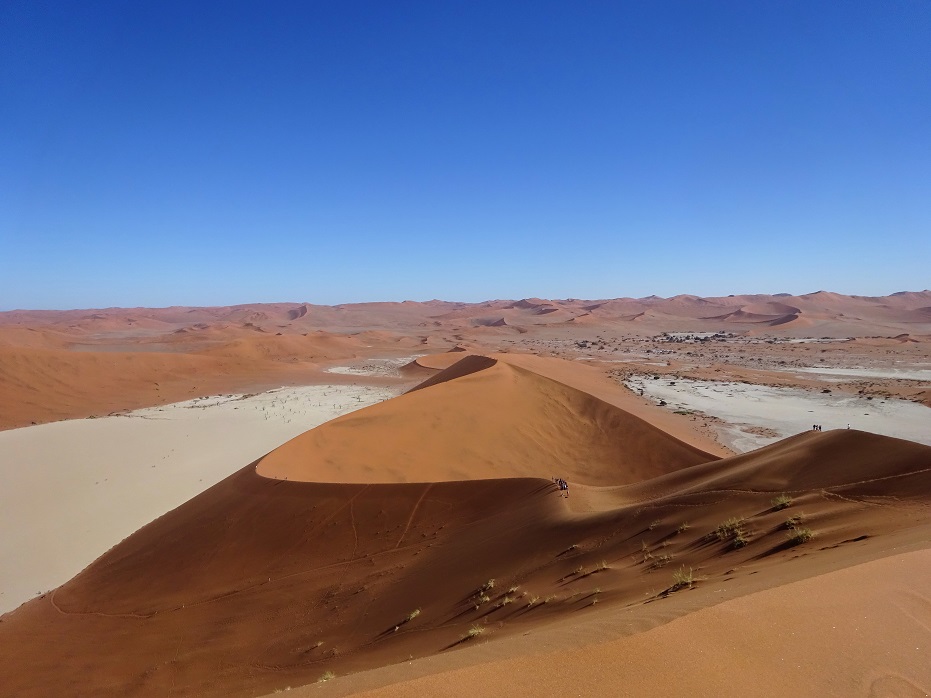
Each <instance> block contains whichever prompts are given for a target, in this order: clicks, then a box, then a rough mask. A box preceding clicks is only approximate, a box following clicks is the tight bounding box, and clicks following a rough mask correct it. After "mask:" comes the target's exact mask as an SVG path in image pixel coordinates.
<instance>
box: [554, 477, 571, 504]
mask: <svg viewBox="0 0 931 698" xmlns="http://www.w3.org/2000/svg"><path fill="white" fill-rule="evenodd" d="M553 482H555V483H556V486H557V487H559V491H560V492H565V493H566V499H569V483H568V482H566V481H565V480H563V479H562V478H561V477H554V478H553Z"/></svg>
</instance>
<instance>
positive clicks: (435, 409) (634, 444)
mask: <svg viewBox="0 0 931 698" xmlns="http://www.w3.org/2000/svg"><path fill="white" fill-rule="evenodd" d="M711 459H713V456H712V455H710V454H708V453H704V452H702V451H700V450H698V449H697V448H694V447H692V446H689V445H687V444H685V443H683V442H681V441H678V440H677V439H675V438H673V437H671V436H669V435H668V434H666V433H664V432H662V431H660V430H659V429H657V428H656V427H654V426H652V425H650V424H648V423H646V422H644V421H643V420H641V419H639V418H638V417H634V416H633V415H631V414H629V413H627V412H624V411H623V410H620V409H618V408H616V407H614V406H613V405H610V404H608V403H606V402H604V401H602V400H599V399H598V398H596V397H594V396H592V395H590V394H588V393H584V392H582V391H580V390H576V389H575V388H572V387H569V386H567V385H565V384H563V383H559V382H557V381H554V380H551V379H549V378H546V377H544V376H541V375H540V374H538V373H534V372H532V371H529V370H527V369H524V368H520V367H518V366H515V365H512V364H509V363H505V361H504V360H495V359H490V358H487V357H480V356H469V357H466V358H464V359H462V360H460V361H459V362H457V363H456V364H454V365H452V366H450V367H449V368H447V369H445V370H444V371H442V372H441V373H440V374H438V375H437V376H435V377H433V378H430V379H428V380H427V381H426V382H425V383H423V384H422V385H421V386H419V387H418V388H417V389H415V390H413V391H411V392H410V393H408V394H407V395H404V396H401V397H399V398H396V399H394V400H391V401H389V402H385V403H382V404H380V405H374V406H372V407H369V408H366V409H364V410H360V411H358V412H354V413H352V414H349V415H345V416H343V417H340V418H338V419H335V420H333V421H331V422H329V423H327V424H325V425H322V426H320V427H318V428H317V429H313V430H311V431H309V432H307V433H306V434H303V435H301V436H299V437H297V438H296V439H293V440H292V441H290V442H289V443H287V444H285V445H284V446H282V447H280V448H278V449H276V450H275V451H274V452H273V453H270V454H269V455H267V456H265V457H264V458H263V459H262V460H261V461H260V462H259V466H258V472H259V474H261V475H265V476H267V477H276V478H280V479H287V480H303V481H312V482H325V481H337V482H363V483H373V482H435V481H441V480H442V481H446V480H478V479H490V478H501V477H540V478H546V477H551V476H555V475H560V476H562V477H564V478H566V479H569V480H572V481H574V482H579V483H585V484H591V485H614V484H625V483H629V482H637V481H639V480H643V479H646V478H650V477H654V476H656V475H659V474H662V473H665V472H669V471H671V470H677V469H679V468H683V467H686V466H688V465H695V464H696V463H701V462H704V461H707V460H711Z"/></svg>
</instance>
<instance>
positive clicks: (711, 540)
mask: <svg viewBox="0 0 931 698" xmlns="http://www.w3.org/2000/svg"><path fill="white" fill-rule="evenodd" d="M502 366H503V365H502V364H501V363H500V362H499V363H497V364H495V365H494V366H492V367H490V368H487V369H484V370H481V371H478V372H477V373H473V374H470V375H468V376H465V377H462V378H457V379H454V380H451V381H448V382H446V383H443V384H439V385H435V386H433V387H430V388H425V389H423V390H420V391H417V392H415V393H412V394H410V395H407V396H404V397H403V398H400V399H399V402H403V401H405V400H410V399H413V398H418V397H422V396H426V395H429V394H430V393H431V392H433V393H437V392H439V391H442V390H444V389H446V390H451V389H452V388H458V389H462V387H463V386H464V385H469V384H470V379H477V378H479V377H482V378H484V379H486V380H489V377H492V380H494V377H495V369H502ZM504 368H506V369H507V370H499V371H498V372H499V373H501V374H503V375H505V376H509V377H511V378H513V376H514V375H518V376H519V375H520V372H519V371H516V370H515V369H514V368H513V367H504ZM531 386H535V387H537V388H538V389H540V390H541V395H540V399H541V400H543V401H548V400H549V399H550V397H551V396H552V395H553V393H552V392H550V390H551V388H549V386H546V385H545V384H544V385H543V386H542V387H541V386H540V384H539V383H538V382H532V383H525V384H524V387H525V388H530V387H531ZM476 390H479V392H480V393H481V392H484V390H485V389H484V388H479V387H478V386H476ZM582 407H583V408H584V405H583V406H582ZM429 428H430V425H422V430H423V432H424V433H426V432H427V430H428V429H429ZM380 437H381V434H379V433H377V432H376V433H374V435H373V438H376V439H377V438H380ZM463 440H466V441H467V440H468V437H467V434H465V432H464V433H463V437H461V438H460V442H461V441H463ZM627 445H628V443H627V442H624V443H620V444H617V446H618V447H619V448H623V447H625V446H627ZM576 446H577V448H579V449H586V451H587V449H588V446H587V445H586V443H585V442H584V441H579V442H577V443H576ZM363 448H365V447H364V446H363ZM828 454H830V455H831V457H830V458H826V456H827V455H828ZM536 455H537V454H528V455H527V456H525V457H526V458H528V459H532V458H534V457H536ZM580 455H581V453H580ZM585 460H588V459H587V458H586V459H585ZM870 464H879V467H880V470H879V471H877V472H875V473H874V472H873V471H871V470H870ZM437 467H440V468H441V467H443V466H442V464H438V465H437ZM929 473H931V448H928V447H925V446H921V445H918V444H909V443H907V442H899V441H896V440H894V439H887V438H883V437H877V436H872V435H868V434H862V433H859V432H851V431H839V432H828V433H823V434H822V433H817V432H808V433H805V434H802V435H800V436H798V437H795V438H793V439H790V440H788V441H785V442H781V443H779V444H776V445H774V446H772V447H770V448H769V449H766V450H765V451H761V452H760V453H759V454H758V455H757V456H754V455H753V454H747V455H744V456H741V457H736V458H731V459H725V460H721V461H717V462H715V463H707V464H700V465H697V466H694V467H690V468H685V469H680V470H678V471H676V472H674V473H670V474H667V475H665V476H662V477H660V478H659V479H657V480H656V481H655V482H651V481H646V482H641V483H637V484H634V485H630V486H627V487H608V488H598V487H591V486H584V485H577V484H575V483H573V484H572V488H571V491H570V497H569V498H568V499H565V498H563V497H562V496H561V495H560V493H559V492H558V491H557V490H556V488H555V486H554V485H553V484H552V483H551V482H549V481H547V480H545V479H536V478H516V479H508V480H479V481H471V482H433V483H421V484H381V485H379V484H362V483H359V484H354V485H353V484H320V483H302V482H293V481H285V480H276V479H268V478H264V477H262V476H260V475H258V474H257V473H256V472H255V467H254V466H249V467H247V468H245V469H243V470H242V471H240V472H239V473H237V474H235V475H233V476H232V477H230V478H228V479H227V480H225V481H224V482H222V483H220V484H218V485H216V486H215V487H213V488H211V489H210V490H208V491H207V492H205V493H204V494H202V495H200V496H198V497H196V498H195V499H193V500H191V501H190V502H188V503H187V504H185V505H183V506H182V507H180V508H178V509H176V510H175V511H173V512H171V513H169V514H167V515H165V516H163V517H162V518H160V519H158V520H157V521H155V522H153V523H152V524H150V525H149V526H147V527H145V528H143V529H142V530H141V531H139V532H138V533H137V534H135V535H133V536H131V537H130V538H129V539H127V540H126V541H124V542H123V543H121V544H120V545H118V546H117V547H116V548H114V549H113V550H112V551H111V552H110V553H108V554H107V555H105V556H103V557H102V558H100V559H99V560H98V561H97V562H95V563H94V564H92V565H91V566H90V567H89V568H88V569H87V570H85V571H84V572H83V573H81V574H80V575H78V576H77V577H76V578H75V579H74V580H72V581H71V582H69V583H68V584H66V585H64V586H63V587H61V588H60V589H58V590H56V591H55V592H53V593H51V594H48V595H45V596H43V597H41V598H38V599H35V600H34V601H31V602H29V603H27V604H25V605H24V606H22V607H21V608H20V609H18V610H17V611H15V612H13V613H10V614H7V615H6V616H4V617H3V622H2V623H0V682H2V685H4V687H5V688H6V690H7V691H9V692H11V694H13V695H17V696H46V695H64V694H69V695H70V694H95V693H96V694H103V693H109V694H118V695H123V696H150V695H152V696H154V695H159V696H161V695H166V694H167V693H168V692H169V691H170V692H171V693H172V695H178V696H185V695H202V696H255V695H263V694H268V693H271V692H272V691H274V690H276V689H282V688H284V687H286V686H296V685H301V684H306V683H311V682H314V681H316V680H317V679H318V678H320V677H321V676H322V675H323V674H324V673H325V672H327V671H332V672H334V673H335V674H337V675H339V676H343V675H346V674H351V673H353V672H357V671H361V670H365V669H371V668H375V667H380V666H387V665H390V664H394V663H398V662H400V661H406V660H407V659H408V658H409V657H424V656H428V655H440V656H441V657H446V656H451V655H449V654H448V653H450V652H451V651H453V650H455V649H458V648H460V647H468V646H470V645H471V644H474V643H476V642H481V641H483V640H484V639H485V638H489V639H491V640H494V639H496V638H509V637H511V638H515V639H517V638H519V637H521V636H522V635H523V634H524V633H527V632H536V633H537V635H536V637H537V638H539V639H542V638H545V637H548V636H549V635H548V634H547V633H549V630H548V629H549V628H550V627H551V626H552V628H553V629H554V630H553V632H554V633H555V635H554V636H553V637H554V638H556V639H555V640H554V642H559V634H560V633H561V632H563V631H564V630H565V629H571V628H573V627H578V628H582V629H583V630H584V632H585V636H587V637H589V638H591V633H592V632H593V629H594V628H597V636H598V637H600V638H602V641H604V640H612V639H616V638H621V637H624V636H628V635H633V634H636V633H638V632H643V631H647V630H649V629H651V628H655V627H657V626H659V625H662V624H664V623H667V622H669V621H670V620H672V619H674V618H677V617H680V616H682V615H684V614H688V613H692V612H695V611H697V610H699V609H701V608H708V607H711V606H714V605H715V604H717V603H719V602H720V601H722V600H726V599H729V598H738V597H742V596H746V594H750V593H753V592H756V591H760V590H762V589H767V588H772V587H775V586H780V585H783V584H786V583H790V582H794V581H797V580H802V579H806V578H809V577H814V576H817V575H820V574H824V573H826V572H830V571H833V570H836V569H840V568H843V567H849V566H851V565H854V564H858V563H860V562H866V561H869V560H873V559H877V558H880V557H884V556H886V555H888V554H890V552H893V551H894V552H896V553H899V552H902V551H906V550H910V549H920V548H925V547H927V545H928V540H929V534H931V517H929V515H928V505H929V503H931V501H929V492H931V487H929V484H931V474H929ZM864 475H875V477H866V478H864ZM779 492H790V493H792V498H791V499H790V500H789V501H788V504H786V508H784V509H779V508H778V507H774V506H773V504H772V498H773V496H774V495H775V494H777V493H779ZM793 516H797V517H799V519H800V520H801V521H802V522H803V523H802V524H799V525H804V526H806V527H810V528H811V529H812V531H814V534H815V538H814V539H812V540H811V541H808V542H800V543H796V544H793V542H792V541H791V540H789V539H788V538H787V537H786V527H785V525H784V522H785V521H786V520H787V519H788V518H790V517H793ZM732 518H733V519H736V520H739V521H740V523H739V525H738V528H739V530H740V531H741V536H743V538H742V540H743V541H744V542H743V544H742V545H739V546H738V545H737V544H736V543H735V542H734V541H735V540H736V538H735V537H734V536H735V535H736V534H726V535H725V536H723V537H719V536H716V535H715V533H714V531H715V529H716V527H718V526H719V525H720V524H721V523H722V522H725V521H728V520H729V519H732ZM680 568H682V569H686V568H687V569H692V570H694V573H695V574H694V578H693V586H694V589H691V590H690V589H688V588H681V589H680V588H677V587H676V586H675V585H674V576H673V574H672V571H673V570H676V569H680ZM747 603H753V602H752V597H748V601H747ZM712 617H714V615H712ZM700 618H701V617H700ZM686 620H687V619H686ZM696 622H699V621H696ZM580 623H581V624H582V625H578V624H580ZM593 623H594V625H593ZM669 627H671V628H672V627H674V626H669ZM688 627H691V626H688ZM471 628H479V629H480V630H479V631H477V632H481V633H482V634H481V636H478V635H476V637H477V638H479V639H469V638H470V635H469V633H470V629H471ZM586 628H587V630H585V629H586ZM561 629H564V630H561ZM666 632H672V630H670V631H666ZM538 641H539V640H538ZM709 641H710V640H709ZM848 641H849V640H848ZM642 642H643V643H645V644H643V645H636V644H635V645H633V646H632V647H635V648H636V647H651V646H652V645H651V644H650V642H651V641H650V637H649V634H648V635H647V636H644V639H643V640H642ZM544 646H545V645H544ZM740 646H741V643H738V644H737V645H734V650H733V651H734V652H739V650H738V649H737V648H738V647H740ZM612 647H613V646H612V645H608V646H607V648H606V649H604V650H603V651H604V652H608V653H611V652H612ZM713 647H714V651H715V652H718V653H721V652H724V651H725V650H724V648H722V647H721V646H720V645H717V644H716V645H713ZM632 651H634V652H635V653H634V655H632V656H631V657H630V658H625V657H624V656H623V654H620V653H617V652H616V651H615V653H614V654H612V655H611V656H615V657H618V659H617V660H616V661H618V662H619V663H618V664H617V665H616V671H615V672H614V673H613V676H614V677H615V678H614V682H615V683H611V684H609V686H613V687H615V688H612V689H611V690H609V691H608V692H609V693H611V692H613V691H615V689H616V690H622V687H623V685H624V684H623V681H624V677H625V676H626V674H627V673H628V672H627V671H625V670H624V666H625V664H624V662H626V661H628V660H629V661H633V660H634V659H636V657H637V656H639V655H638V654H636V650H632ZM722 656H723V655H722ZM753 666H754V665H752V664H751V665H748V669H752V667H753ZM890 666H893V665H890ZM911 666H914V665H911ZM441 668H442V666H441ZM879 668H882V666H881V665H880V666H879ZM631 670H633V671H636V664H635V665H633V667H632V669H631ZM495 671H497V670H495ZM812 671H814V672H816V673H817V674H818V676H821V675H822V674H821V673H820V672H819V669H818V668H817V667H815V668H813V669H812ZM712 678H713V677H712ZM394 680H397V674H395V679H394ZM437 680H438V681H444V680H446V679H443V678H442V677H440V678H438V679H437ZM346 681H347V682H348V684H347V686H348V687H351V686H352V679H351V678H350V679H347V680H346ZM696 681H697V685H699V686H701V685H711V686H713V685H715V684H714V683H713V682H712V683H710V684H704V683H702V681H701V677H697V678H696ZM436 685H440V684H436ZM531 685H539V684H537V683H536V682H534V683H533V684H531ZM336 688H338V686H334V689H336ZM415 688H416V686H415ZM545 688H546V686H543V687H542V690H545ZM766 688H767V693H771V694H777V695H778V694H780V693H781V688H780V687H779V686H773V685H768V686H767V687H766ZM787 693H788V694H790V695H791V694H792V693H791V689H790V688H787ZM392 695H393V694H392Z"/></svg>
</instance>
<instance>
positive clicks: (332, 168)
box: [0, 0, 931, 309]
mask: <svg viewBox="0 0 931 698" xmlns="http://www.w3.org/2000/svg"><path fill="white" fill-rule="evenodd" d="M0 243H2V247H0V255H2V257H0V265H2V267H0V270H2V272H0V309H11V308H69V307H105V306H115V305H117V306H135V305H146V306H160V305H170V304H184V305H214V304H228V303H243V302H261V301H310V302H315V303H340V302H354V301H368V300H404V299H414V300H426V299H429V298H443V299H448V300H465V301H478V300H484V299H488V298H520V297H530V296H541V297H550V298H566V297H582V298H603V297H616V296H643V295H649V294H654V293H655V294H657V295H663V296H668V295H674V294H677V293H695V294H698V295H725V294H728V293H746V292H761V293H776V292H790V293H805V292H810V291H815V290H818V289H828V290H832V291H838V292H843V293H857V294H866V295H880V294H886V293H890V292H894V291H899V290H920V289H924V288H928V287H931V262H929V260H931V3H928V2H926V1H925V0H901V1H897V0H891V1H890V2H872V1H870V2H865V1H861V2H857V1H850V2H833V1H832V2H818V1H814V0H803V1H797V2H793V1H791V0H779V1H778V2H777V1H776V0H772V1H769V2H751V1H749V0H734V1H733V2H712V1H708V2H694V1H692V0H688V1H684V2H664V1H661V0H643V1H637V2H619V1H613V2H587V3H572V2H545V1H540V0H537V1H534V2H519V1H511V2H480V1H469V2H452V1H450V2H409V1H405V0H398V1H397V2H343V1H341V2H284V1H279V2H267V3H259V2H254V3H245V2H229V1H227V2H217V3H211V2H195V3H191V2H169V1H161V2H142V1H140V2H131V3H125V2H112V3H104V2H92V1H88V2H65V1H61V2H41V1H39V0H6V1H5V2H4V3H2V4H0Z"/></svg>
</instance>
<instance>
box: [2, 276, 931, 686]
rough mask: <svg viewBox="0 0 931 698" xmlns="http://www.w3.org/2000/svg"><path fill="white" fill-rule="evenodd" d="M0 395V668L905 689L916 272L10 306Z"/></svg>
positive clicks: (919, 366) (915, 553) (409, 682)
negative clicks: (545, 293) (829, 284)
mask: <svg viewBox="0 0 931 698" xmlns="http://www.w3.org/2000/svg"><path fill="white" fill-rule="evenodd" d="M0 396H2V399H0V478H2V489H0V525H2V527H3V528H2V530H3V538H2V543H0V613H3V615H2V616H0V687H2V689H0V692H2V694H3V695H11V696H50V695H88V696H104V695H120V696H243V697H246V696H248V697H252V696H267V695H274V694H278V693H288V694H294V695H306V696H318V695H319V696H344V695H365V696H373V697H374V696H385V697H388V696H408V695H424V696H441V695H442V696H446V695H449V696H475V695H479V696H497V695H516V696H521V695H537V696H539V695H552V696H564V695H581V696H604V695H636V696H640V695H644V696H649V695H656V696H669V695H685V694H689V695H698V696H705V695H707V696H729V695H733V696H752V695H759V696H764V695H765V696H772V695H785V696H790V695H791V696H799V695H812V696H816V695H817V696H823V695H836V696H922V695H928V694H929V693H931V591H929V586H928V582H927V580H928V579H929V573H931V291H916V292H902V293H896V294H893V295H890V296H885V297H863V296H847V295H841V294H836V293H830V292H825V291H820V292H816V293H810V294H806V295H800V296H793V295H789V294H777V295H741V296H738V295H735V296H726V297H716V298H700V297H697V296H688V295H685V296H676V297H673V298H658V297H648V298H639V299H633V298H619V299H609V300H594V301H583V300H575V299H569V300H544V299H523V300H499V301H488V302H485V303H473V304H469V303H455V302H447V301H429V302H403V303H368V304H352V305H342V306H319V305H313V304H309V303H279V304H252V305H242V306H230V307H209V308H200V307H172V308H156V309H151V308H133V309H122V308H109V309H96V310H69V311H11V312H4V313H0ZM815 426H818V427H819V428H817V429H815V428H814V427H815ZM554 479H561V480H564V481H565V482H566V483H567V485H568V491H564V490H563V489H561V488H560V487H559V486H558V485H557V484H556V482H555V481H554Z"/></svg>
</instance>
